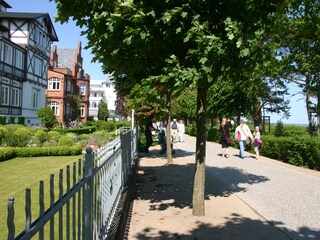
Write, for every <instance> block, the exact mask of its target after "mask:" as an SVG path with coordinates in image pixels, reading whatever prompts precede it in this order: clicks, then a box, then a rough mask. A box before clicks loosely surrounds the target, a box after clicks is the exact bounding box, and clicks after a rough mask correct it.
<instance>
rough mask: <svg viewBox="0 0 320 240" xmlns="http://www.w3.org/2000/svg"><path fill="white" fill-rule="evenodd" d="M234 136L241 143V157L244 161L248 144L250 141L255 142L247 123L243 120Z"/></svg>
mask: <svg viewBox="0 0 320 240" xmlns="http://www.w3.org/2000/svg"><path fill="white" fill-rule="evenodd" d="M234 136H235V139H236V141H238V143H239V148H240V152H239V156H240V158H242V159H244V157H245V156H244V150H245V147H246V144H247V143H249V142H250V141H253V136H252V133H251V131H250V129H249V127H248V125H247V124H246V123H245V121H244V120H243V119H241V120H240V124H239V126H237V127H236V130H235V132H234Z"/></svg>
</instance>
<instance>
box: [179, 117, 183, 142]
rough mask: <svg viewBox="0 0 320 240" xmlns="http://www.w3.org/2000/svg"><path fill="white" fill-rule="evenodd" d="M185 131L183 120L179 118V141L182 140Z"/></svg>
mask: <svg viewBox="0 0 320 240" xmlns="http://www.w3.org/2000/svg"><path fill="white" fill-rule="evenodd" d="M184 132H185V126H184V123H183V120H180V121H179V123H178V140H179V142H183V135H184Z"/></svg>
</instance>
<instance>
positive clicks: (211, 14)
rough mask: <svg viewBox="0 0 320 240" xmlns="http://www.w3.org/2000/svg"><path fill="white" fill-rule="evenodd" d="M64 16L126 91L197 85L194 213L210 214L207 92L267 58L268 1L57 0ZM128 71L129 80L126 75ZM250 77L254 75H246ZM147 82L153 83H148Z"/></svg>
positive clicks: (165, 91)
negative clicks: (207, 200) (207, 206)
mask: <svg viewBox="0 0 320 240" xmlns="http://www.w3.org/2000/svg"><path fill="white" fill-rule="evenodd" d="M55 1H56V2H57V7H58V20H60V21H61V22H64V21H67V20H68V18H69V17H70V16H72V18H73V19H74V20H76V22H77V24H78V25H79V26H80V27H86V28H87V29H86V30H85V31H84V32H83V33H84V34H85V35H86V36H87V38H88V41H89V43H88V47H90V48H92V52H93V53H94V54H95V60H97V61H99V62H101V63H102V64H103V66H104V70H105V72H114V76H115V83H116V90H117V91H118V92H117V93H118V94H120V95H127V94H130V92H131V90H132V89H133V88H134V87H135V86H137V85H139V86H141V84H142V83H143V84H144V86H145V88H144V89H149V90H151V91H153V90H154V89H156V90H157V94H156V95H155V99H156V96H157V97H158V96H165V97H166V98H165V99H166V100H165V102H166V108H167V111H168V116H169V120H170V116H171V99H172V98H175V97H177V96H179V95H180V93H181V91H182V90H183V89H184V88H185V86H189V85H191V84H194V86H195V88H196V89H197V110H196V112H197V117H196V119H197V141H196V157H195V179H194V191H193V214H194V215H204V214H205V211H204V196H205V192H204V190H205V188H204V183H205V150H206V126H205V124H206V106H207V93H208V89H209V87H210V86H211V85H213V84H215V83H217V81H219V80H221V79H223V78H222V77H221V76H225V77H230V78H231V76H233V78H231V79H235V78H236V77H235V76H236V75H238V74H240V73H241V72H242V71H247V72H249V71H250V70H251V69H253V68H254V67H255V66H256V64H259V63H261V62H262V61H263V59H264V58H265V56H266V54H267V51H266V50H265V47H264V40H265V33H266V32H268V30H269V29H268V28H269V27H270V19H269V14H272V13H273V12H274V11H276V9H277V7H278V6H279V5H280V4H281V3H282V2H283V1H279V0H270V1H246V2H245V3H244V2H243V1H240V0H238V1H233V0H232V1H230V0H227V1H209V0H203V1H195V0H191V1H188V2H186V1H182V0H177V1H169V0H165V1H143V0H142V1H138V2H136V1H132V0H125V1H120V0H119V1H118V0H114V1H103V2H101V1H98V0H94V1H82V0H81V1H80V0H55ZM123 74H126V75H127V76H128V77H127V78H125V79H123V78H122V77H121V76H123ZM246 81H250V79H246ZM147 85H148V86H149V88H147Z"/></svg>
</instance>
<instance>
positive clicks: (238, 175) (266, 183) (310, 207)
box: [175, 136, 320, 240]
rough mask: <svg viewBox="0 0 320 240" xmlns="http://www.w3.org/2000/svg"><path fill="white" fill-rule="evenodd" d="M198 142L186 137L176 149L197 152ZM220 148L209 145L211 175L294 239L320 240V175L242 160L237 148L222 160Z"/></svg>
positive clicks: (267, 161)
mask: <svg viewBox="0 0 320 240" xmlns="http://www.w3.org/2000/svg"><path fill="white" fill-rule="evenodd" d="M195 142H196V139H195V138H194V137H190V136H186V137H185V142H184V143H175V146H176V148H180V149H187V150H188V151H195ZM220 146H221V145H220V144H216V143H212V142H207V154H206V156H207V157H206V165H207V170H208V173H210V174H213V175H214V177H215V178H217V179H219V180H220V181H221V182H223V183H224V184H225V185H226V186H228V187H229V188H230V189H231V191H232V192H233V193H235V194H236V195H237V196H238V197H240V198H241V199H242V200H243V201H244V202H246V203H247V204H248V205H249V206H250V207H251V208H253V209H254V210H255V211H257V212H258V213H259V214H261V215H262V216H263V217H265V218H266V219H267V220H269V221H270V222H271V223H272V224H273V225H274V226H276V227H277V228H279V229H282V230H283V231H284V232H286V234H287V235H288V236H290V237H291V238H292V239H295V240H300V239H320V206H319V205H320V172H317V171H312V170H307V169H303V168H299V167H295V166H291V165H288V164H284V163H281V162H279V161H276V160H272V159H269V158H266V157H260V159H259V160H255V159H254V158H253V155H252V154H249V153H247V157H246V158H245V159H240V158H239V157H238V156H237V154H238V150H237V149H233V148H231V149H230V155H231V156H230V157H229V158H228V159H226V158H222V157H221V156H219V153H220Z"/></svg>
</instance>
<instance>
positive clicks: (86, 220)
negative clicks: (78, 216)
mask: <svg viewBox="0 0 320 240" xmlns="http://www.w3.org/2000/svg"><path fill="white" fill-rule="evenodd" d="M93 157H94V155H93V151H92V148H91V147H88V148H86V154H85V160H84V172H83V174H84V178H85V181H86V183H85V185H84V188H83V192H82V193H83V198H82V199H83V203H82V213H83V216H82V227H83V231H82V239H87V240H92V239H93V186H94V183H93V179H94V178H93V172H94V162H93Z"/></svg>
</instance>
